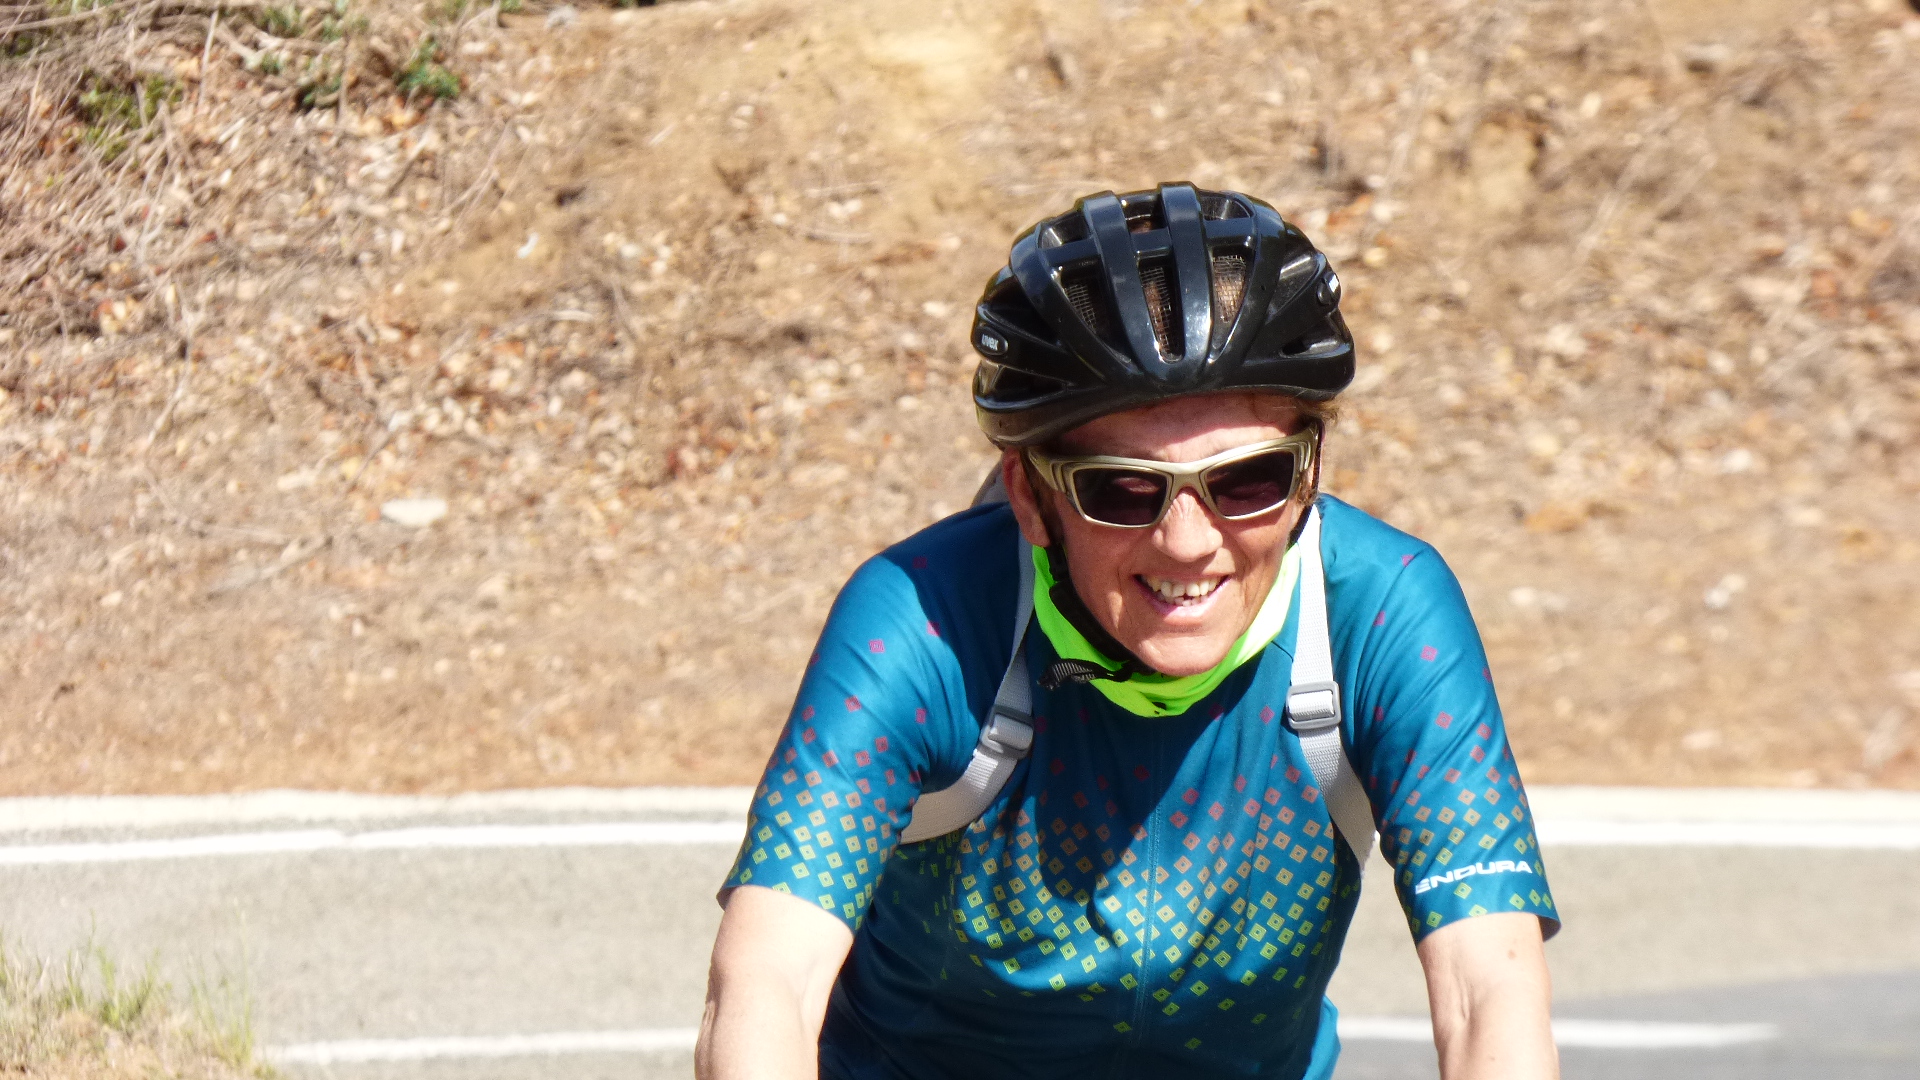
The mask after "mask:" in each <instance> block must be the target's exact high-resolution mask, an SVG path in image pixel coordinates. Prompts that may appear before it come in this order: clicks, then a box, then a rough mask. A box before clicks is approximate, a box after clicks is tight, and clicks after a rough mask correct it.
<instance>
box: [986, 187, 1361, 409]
mask: <svg viewBox="0 0 1920 1080" xmlns="http://www.w3.org/2000/svg"><path fill="white" fill-rule="evenodd" d="M973 347H974V349H975V351H977V352H978V353H979V354H980V356H981V358H982V359H981V363H980V367H979V370H978V371H976V372H975V374H974V379H973V401H974V405H975V408H976V412H977V413H978V416H979V420H980V427H981V429H982V430H984V431H985V432H986V433H987V437H988V438H990V439H992V440H993V441H994V442H995V443H997V444H999V445H1002V446H1034V445H1037V444H1040V443H1044V442H1046V441H1047V440H1049V439H1051V438H1053V437H1054V436H1056V435H1058V434H1060V433H1061V432H1063V431H1066V430H1068V429H1069V428H1073V427H1076V426H1078V425H1080V424H1084V423H1086V422H1087V421H1089V420H1092V419H1094V418H1096V417H1099V416H1104V415H1106V414H1108V413H1113V412H1120V411H1122V410H1125V409H1131V408H1136V407H1138V406H1141V405H1147V404H1151V403H1153V402H1156V401H1163V400H1166V399H1167V398H1172V397H1185V396H1187V395H1190V394H1207V393H1217V392H1220V391H1227V390H1271V391H1275V392H1279V393H1285V394H1291V395H1293V396H1295V397H1300V398H1304V399H1306V400H1309V401H1325V400H1327V399H1329V398H1332V397H1333V396H1334V395H1336V394H1338V393H1339V392H1340V391H1342V390H1344V389H1346V386H1347V384H1348V383H1350V382H1352V381H1353V365H1354V356H1353V335H1352V334H1350V333H1348V331H1347V324H1346V322H1345V321H1344V320H1342V319H1341V318H1340V278H1339V277H1338V276H1337V275H1336V274H1335V273H1334V272H1333V269H1332V267H1330V266H1328V265H1327V257H1326V256H1325V255H1323V254H1321V253H1320V252H1319V251H1318V250H1317V249H1316V248H1315V247H1314V246H1313V243H1312V241H1310V240H1308V239H1307V238H1306V236H1305V234H1303V233H1301V231H1300V230H1299V229H1297V228H1295V227H1293V226H1292V225H1290V224H1288V223H1287V222H1285V221H1283V220H1281V218H1280V213H1279V211H1277V210H1275V209H1274V208H1273V207H1271V206H1268V205H1267V204H1266V203H1264V202H1261V201H1260V200H1259V199H1255V198H1253V197H1251V196H1248V195H1242V194H1240V193H1239V192H1233V191H1201V190H1198V189H1196V188H1194V186H1193V185H1191V184H1162V185H1160V187H1159V188H1158V189H1156V190H1153V191H1136V192H1131V193H1129V194H1126V195H1115V194H1114V193H1113V192H1111V191H1105V192H1101V193H1100V194H1098V195H1089V196H1087V197H1086V198H1084V199H1081V200H1080V201H1079V202H1077V203H1075V204H1074V207H1073V209H1072V210H1071V211H1069V212H1067V213H1065V214H1062V215H1060V216H1059V217H1054V218H1048V219H1046V220H1044V221H1042V222H1040V223H1039V224H1037V225H1035V226H1034V227H1033V228H1031V229H1029V230H1027V231H1026V232H1025V233H1022V234H1021V236H1020V238H1019V239H1018V240H1015V241H1014V243H1013V251H1012V253H1011V254H1010V255H1009V256H1008V259H1007V265H1006V267H1004V268H1003V269H1001V271H1000V272H999V273H997V274H995V275H994V276H993V280H992V281H991V282H989V283H988V284H987V290H986V292H985V293H984V294H982V295H981V297H980V302H979V304H978V305H977V306H976V307H975V308H974V319H973Z"/></svg>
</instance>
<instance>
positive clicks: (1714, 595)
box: [1701, 574, 1747, 611]
mask: <svg viewBox="0 0 1920 1080" xmlns="http://www.w3.org/2000/svg"><path fill="white" fill-rule="evenodd" d="M1746 587H1747V579H1746V578H1745V577H1744V576H1742V575H1740V574H1728V575H1727V576H1726V577H1723V578H1721V579H1720V583H1719V584H1718V585H1715V586H1714V587H1713V588H1711V589H1708V590H1707V592H1706V595H1705V596H1703V597H1701V600H1702V601H1703V602H1704V603H1705V604H1706V605H1707V607H1708V608H1709V609H1711V610H1713V611H1725V610H1726V609H1727V608H1728V606H1730V605H1731V604H1732V603H1733V598H1734V597H1735V596H1737V595H1739V594H1740V593H1741V592H1744V591H1745V590H1746Z"/></svg>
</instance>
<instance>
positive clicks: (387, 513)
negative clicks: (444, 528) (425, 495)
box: [380, 499, 447, 529]
mask: <svg viewBox="0 0 1920 1080" xmlns="http://www.w3.org/2000/svg"><path fill="white" fill-rule="evenodd" d="M380 516H381V517H383V518H385V519H387V520H388V521H391V522H393V523H394V524H395V525H402V526H405V527H407V528H409V529H424V528H426V527H427V526H429V525H431V524H433V523H434V522H436V521H439V520H440V519H441V518H443V517H446V516H447V500H445V499H393V500H390V501H388V502H386V503H383V504H381V507H380Z"/></svg>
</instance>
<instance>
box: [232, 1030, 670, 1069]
mask: <svg viewBox="0 0 1920 1080" xmlns="http://www.w3.org/2000/svg"><path fill="white" fill-rule="evenodd" d="M699 1034H700V1032H699V1031H698V1030H697V1029H695V1028H642V1029H640V1030H638V1031H560V1032H554V1033H552V1034H548V1035H502V1036H497V1037H486V1036H474V1037H464V1036H456V1037H452V1038H438V1039H347V1040H343V1041H341V1042H310V1043H296V1044H294V1045H292V1046H280V1047H270V1048H269V1049H268V1050H267V1051H266V1056H267V1058H268V1060H270V1061H273V1062H275V1063H278V1064H281V1065H352V1064H359V1063H363V1062H377V1061H426V1060H429V1059H432V1058H503V1057H551V1056H555V1055H560V1054H634V1053H658V1052H660V1051H663V1050H691V1049H693V1044H694V1040H695V1039H697V1038H698V1037H699Z"/></svg>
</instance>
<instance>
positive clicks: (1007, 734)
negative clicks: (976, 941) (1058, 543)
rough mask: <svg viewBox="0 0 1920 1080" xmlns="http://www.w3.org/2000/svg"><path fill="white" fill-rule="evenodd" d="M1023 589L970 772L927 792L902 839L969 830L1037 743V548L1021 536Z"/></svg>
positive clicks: (916, 805) (909, 841)
mask: <svg viewBox="0 0 1920 1080" xmlns="http://www.w3.org/2000/svg"><path fill="white" fill-rule="evenodd" d="M1019 558H1020V593H1019V598H1018V599H1017V600H1016V601H1015V603H1014V616H1013V656H1012V658H1011V659H1009V660H1008V661H1007V672H1006V674H1005V675H1002V676H1001V677H1000V690H999V692H998V693H996V694H994V696H993V708H992V709H991V710H989V711H988V713H987V722H986V723H985V724H982V725H981V726H980V741H979V742H977V743H975V744H974V747H973V758H972V760H970V761H968V762H967V771H966V772H964V773H962V774H960V779H958V780H956V781H954V783H953V785H952V786H951V787H945V788H941V789H940V790H939V791H928V792H923V793H922V794H921V796H920V798H919V801H917V802H915V803H914V804H913V817H912V819H911V820H909V821H908V822H907V827H906V828H904V829H902V830H900V841H901V843H905V844H917V843H919V842H920V841H922V840H931V839H933V838H934V837H936V836H945V835H947V834H948V833H950V832H953V831H954V830H955V829H964V828H966V827H967V826H969V825H971V824H973V823H974V821H976V820H978V819H979V817H980V815H981V814H984V813H986V810H987V807H989V806H991V805H993V800H994V799H995V797H997V796H998V795H999V794H1000V789H1002V788H1004V787H1006V786H1007V779H1008V778H1009V777H1011V776H1012V775H1013V767H1014V766H1015V765H1018V764H1019V763H1020V760H1021V759H1022V758H1024V757H1026V756H1027V751H1028V750H1030V749H1032V748H1033V680H1032V679H1030V678H1028V676H1027V649H1026V644H1027V627H1028V626H1029V625H1031V624H1032V622H1033V548H1032V547H1030V546H1029V545H1028V544H1027V542H1026V541H1025V540H1024V539H1023V540H1021V541H1020V551H1019Z"/></svg>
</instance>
